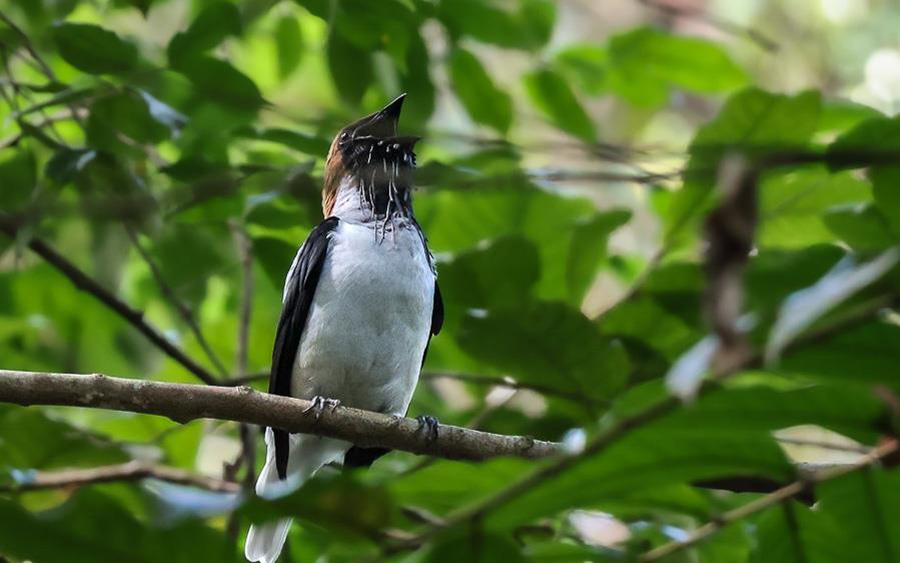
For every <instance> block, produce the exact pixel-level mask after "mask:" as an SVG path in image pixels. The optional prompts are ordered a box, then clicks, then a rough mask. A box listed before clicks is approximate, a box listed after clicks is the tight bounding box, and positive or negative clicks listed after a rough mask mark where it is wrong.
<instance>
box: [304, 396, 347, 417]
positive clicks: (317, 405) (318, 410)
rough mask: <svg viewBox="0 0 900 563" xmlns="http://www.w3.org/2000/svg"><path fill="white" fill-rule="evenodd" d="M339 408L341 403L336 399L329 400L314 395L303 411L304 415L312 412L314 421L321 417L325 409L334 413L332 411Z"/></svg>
mask: <svg viewBox="0 0 900 563" xmlns="http://www.w3.org/2000/svg"><path fill="white" fill-rule="evenodd" d="M339 406H341V402H340V401H339V400H337V399H329V398H328V397H322V396H321V395H316V396H315V397H313V398H312V399H311V401H310V405H309V406H308V407H306V408H305V409H303V412H304V413H308V412H310V411H312V413H313V414H314V415H315V417H316V420H319V418H321V417H322V413H323V412H325V409H328V410H330V411H331V412H334V409H336V408H338V407H339Z"/></svg>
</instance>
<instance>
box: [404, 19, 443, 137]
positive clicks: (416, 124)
mask: <svg viewBox="0 0 900 563" xmlns="http://www.w3.org/2000/svg"><path fill="white" fill-rule="evenodd" d="M431 68H432V62H431V59H430V55H429V53H428V47H427V46H426V45H425V41H424V40H423V39H422V36H421V32H416V33H410V36H409V45H408V47H407V49H406V72H405V73H403V74H402V75H401V76H400V87H401V90H403V91H404V92H406V94H407V98H406V101H404V103H403V122H404V123H405V124H406V126H409V127H410V128H411V129H412V128H415V129H421V128H424V126H425V123H426V122H427V121H428V118H429V117H431V114H432V113H433V112H434V104H435V88H434V82H433V81H432V79H431Z"/></svg>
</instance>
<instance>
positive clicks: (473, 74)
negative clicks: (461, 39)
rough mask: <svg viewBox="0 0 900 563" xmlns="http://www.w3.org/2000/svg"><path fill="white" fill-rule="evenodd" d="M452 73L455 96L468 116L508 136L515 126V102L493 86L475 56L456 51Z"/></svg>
mask: <svg viewBox="0 0 900 563" xmlns="http://www.w3.org/2000/svg"><path fill="white" fill-rule="evenodd" d="M449 70H450V80H451V81H452V82H453V88H454V91H455V93H456V96H457V97H458V98H459V100H460V101H461V102H462V104H463V106H464V107H465V108H466V112H468V114H469V116H470V117H471V118H472V119H473V120H474V121H475V122H477V123H481V124H484V125H487V126H489V127H493V128H494V129H496V130H497V131H499V132H500V133H504V134H505V133H506V132H507V131H508V130H509V126H510V124H511V123H512V117H513V105H512V98H510V96H509V94H507V93H506V92H504V91H503V90H500V89H499V88H497V87H496V86H495V85H494V81H493V80H491V77H490V76H489V75H488V73H487V72H486V71H485V70H484V67H483V66H481V62H480V61H479V60H478V59H477V58H476V57H475V55H473V54H472V53H470V52H468V51H466V50H465V49H462V48H459V47H457V48H456V49H454V50H453V53H452V54H451V56H450V61H449Z"/></svg>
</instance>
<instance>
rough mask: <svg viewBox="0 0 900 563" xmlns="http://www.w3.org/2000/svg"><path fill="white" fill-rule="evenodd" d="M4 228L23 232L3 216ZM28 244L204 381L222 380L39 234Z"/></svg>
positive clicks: (0, 219)
mask: <svg viewBox="0 0 900 563" xmlns="http://www.w3.org/2000/svg"><path fill="white" fill-rule="evenodd" d="M0 231H2V232H4V233H6V234H7V235H8V236H9V237H10V238H13V239H15V238H16V237H17V235H18V233H19V226H18V225H17V224H16V223H15V222H13V221H11V220H8V219H6V218H5V217H3V216H0ZM26 244H27V245H28V248H30V249H31V250H32V251H33V252H34V253H35V254H37V255H38V256H40V257H41V258H43V259H44V260H45V261H46V262H47V263H48V264H50V265H51V266H53V267H54V268H56V269H57V270H58V271H59V272H60V273H62V274H63V275H64V276H66V277H67V278H69V281H71V282H72V284H73V285H74V286H75V287H77V288H78V289H80V290H82V291H84V292H86V293H88V294H90V295H92V296H94V298H96V299H97V300H98V301H100V302H101V303H103V304H104V305H106V306H107V307H109V308H110V309H112V310H113V311H115V312H116V313H118V315H119V316H120V317H122V318H123V319H125V320H126V321H128V323H130V324H131V325H132V326H133V327H135V328H136V329H138V330H139V331H140V332H141V333H142V334H143V335H144V336H146V337H147V339H148V340H149V341H150V342H152V343H153V344H154V345H156V347H157V348H159V349H160V350H161V351H163V352H164V353H165V354H166V355H168V356H169V357H170V358H172V359H173V360H175V361H176V362H178V363H180V364H181V365H182V366H184V368H185V369H187V370H188V371H189V372H191V373H193V374H194V375H196V376H197V377H198V378H199V379H200V380H201V381H203V382H205V383H208V384H210V385H217V384H218V383H219V380H218V379H217V378H216V377H215V376H214V375H213V374H211V373H210V372H209V371H207V370H206V369H205V368H204V367H203V366H201V365H200V364H198V363H197V362H195V361H194V360H193V359H191V358H190V357H189V356H188V355H187V354H185V353H184V352H183V351H182V350H181V349H180V348H178V347H177V346H175V345H174V344H173V343H172V342H170V341H169V340H168V339H167V338H166V337H165V336H163V334H162V333H161V332H159V330H157V329H156V328H155V327H153V326H152V325H150V323H148V322H147V321H146V320H145V319H144V314H143V313H142V312H141V311H139V310H137V309H135V308H133V307H131V306H130V305H128V304H127V303H125V302H124V301H122V300H121V299H119V298H118V297H116V296H115V295H114V294H113V293H111V292H110V291H109V290H107V289H106V288H104V287H103V286H102V285H100V284H99V283H98V282H97V281H95V280H94V279H93V278H91V277H90V276H88V275H87V274H86V273H84V272H83V271H82V270H81V269H80V268H78V266H76V265H75V264H73V263H72V262H70V261H69V260H68V259H67V258H66V257H64V256H63V255H62V254H60V253H59V252H57V251H56V250H54V249H53V247H51V246H50V245H48V244H47V243H46V242H44V241H42V240H41V239H39V238H31V239H30V240H28V241H27V243H26Z"/></svg>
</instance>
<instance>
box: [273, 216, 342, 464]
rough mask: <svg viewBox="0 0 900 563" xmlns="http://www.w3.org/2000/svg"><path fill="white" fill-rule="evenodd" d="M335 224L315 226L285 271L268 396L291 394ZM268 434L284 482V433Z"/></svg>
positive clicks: (331, 221) (330, 221)
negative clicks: (273, 439)
mask: <svg viewBox="0 0 900 563" xmlns="http://www.w3.org/2000/svg"><path fill="white" fill-rule="evenodd" d="M338 222H339V219H338V218H337V217H329V218H328V219H325V220H324V221H322V222H321V223H319V226H317V227H316V228H315V229H313V231H312V232H311V233H310V234H309V236H308V237H307V238H306V242H304V243H303V246H301V247H300V251H299V252H298V253H297V257H296V258H294V263H293V264H292V265H291V269H290V271H289V272H288V278H287V280H286V281H285V284H284V286H285V289H284V291H285V296H284V303H283V304H282V308H281V318H280V319H279V320H278V331H277V332H276V334H275V349H274V350H273V351H272V372H271V373H270V374H269V393H272V394H273V395H284V396H290V394H291V374H292V373H293V370H294V360H295V359H296V357H297V349H298V348H299V347H300V337H301V336H302V335H303V329H304V328H305V327H306V318H307V317H308V316H309V308H310V305H311V304H312V300H313V296H314V295H315V293H316V286H317V285H319V275H320V274H321V273H322V264H324V263H325V256H326V254H327V253H328V238H329V237H328V235H329V233H331V232H332V231H333V230H334V229H335V228H337V226H338ZM272 433H273V434H274V435H275V469H276V470H277V471H278V477H280V478H281V479H284V478H285V477H286V476H287V463H288V454H289V450H288V447H289V446H288V433H287V432H285V431H284V430H280V429H278V428H273V429H272Z"/></svg>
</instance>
